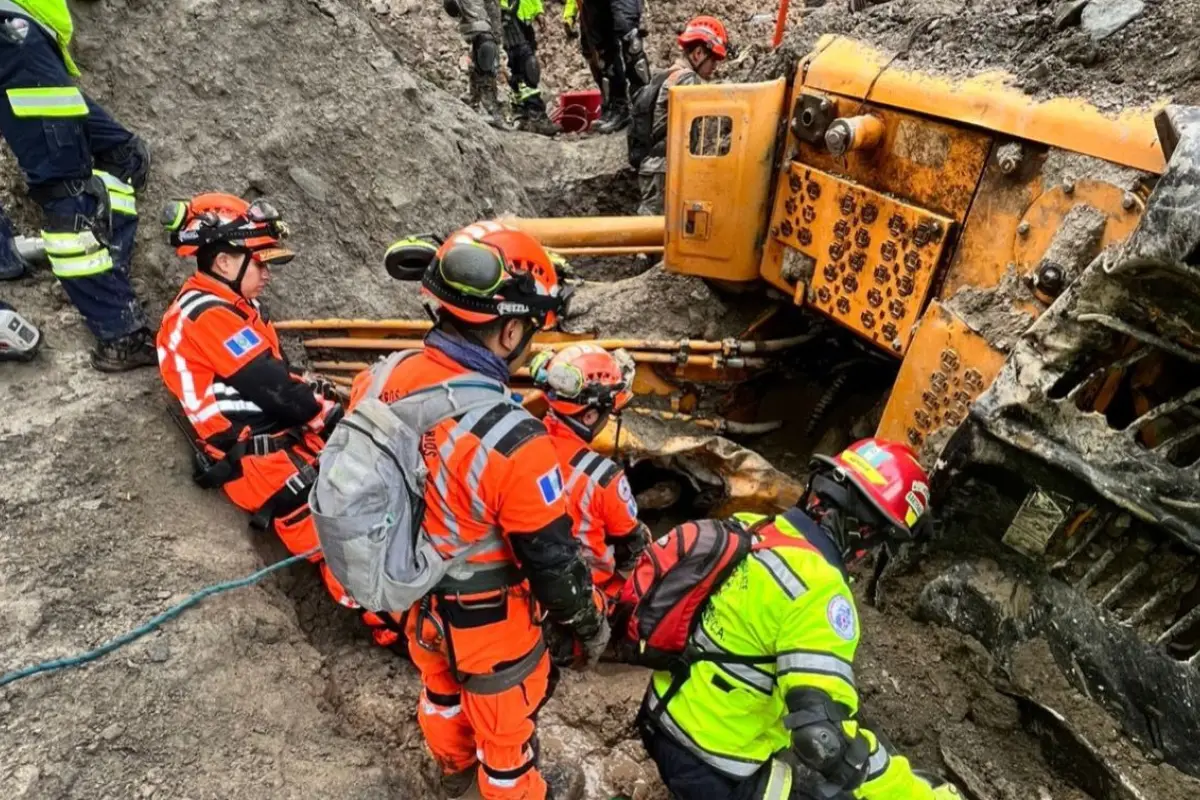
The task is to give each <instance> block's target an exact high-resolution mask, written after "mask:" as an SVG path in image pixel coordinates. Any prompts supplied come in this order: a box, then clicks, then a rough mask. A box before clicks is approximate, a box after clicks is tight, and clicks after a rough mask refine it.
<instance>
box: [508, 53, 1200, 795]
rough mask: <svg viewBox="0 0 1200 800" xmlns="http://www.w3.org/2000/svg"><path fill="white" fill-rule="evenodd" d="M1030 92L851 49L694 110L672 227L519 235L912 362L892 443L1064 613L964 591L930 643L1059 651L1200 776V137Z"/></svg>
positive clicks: (695, 104)
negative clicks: (784, 307) (657, 259)
mask: <svg viewBox="0 0 1200 800" xmlns="http://www.w3.org/2000/svg"><path fill="white" fill-rule="evenodd" d="M1006 78H1007V76H1005V75H1003V74H997V73H994V74H984V75H979V76H976V77H973V78H970V79H952V78H947V77H943V76H939V75H933V74H923V73H920V72H915V71H912V70H909V69H904V68H901V67H899V66H897V64H896V59H895V56H894V55H892V54H888V53H885V52H881V51H879V50H876V49H874V48H872V47H870V46H868V45H865V44H863V43H860V42H857V41H854V40H851V39H847V38H844V37H840V36H826V37H823V38H822V39H821V40H820V41H819V42H818V43H817V45H816V47H815V48H814V49H813V51H812V52H811V53H810V54H808V55H807V56H805V57H803V58H801V59H800V60H799V62H798V63H797V64H795V66H794V69H793V70H792V71H791V72H790V74H788V75H785V76H782V77H780V78H778V79H776V80H771V81H765V82H761V83H751V84H714V85H706V86H689V87H676V88H672V89H671V90H670V105H669V131H670V138H669V141H668V149H667V164H668V166H667V185H666V204H665V213H666V215H665V218H633V219H621V220H615V219H600V220H583V219H574V220H553V219H539V220H521V221H518V224H520V225H522V226H524V227H526V228H527V229H529V230H530V231H531V232H534V233H536V234H537V235H538V236H539V237H541V238H542V240H543V241H544V242H545V243H546V244H547V245H548V246H550V247H558V248H566V249H571V248H585V249H583V250H580V252H586V253H597V252H606V249H607V252H614V253H619V252H622V250H623V249H649V248H658V247H661V252H662V261H663V267H664V268H665V269H666V270H668V271H670V272H674V273H680V274H684V275H693V276H698V277H702V278H705V279H707V280H709V281H712V282H714V284H717V285H721V286H725V287H732V286H742V287H748V286H754V285H759V286H763V287H767V288H769V289H770V290H772V291H771V293H772V294H774V295H775V296H776V297H778V296H779V295H780V293H782V295H783V296H785V297H786V298H787V299H788V300H789V301H790V303H792V304H794V305H795V306H797V307H799V308H801V309H803V310H805V311H807V312H810V313H811V314H813V315H817V316H818V317H820V318H823V319H825V320H827V321H832V323H834V324H835V325H836V326H838V327H839V328H840V329H842V331H843V334H844V335H846V336H851V337H856V338H857V339H858V340H859V341H860V342H861V343H864V344H865V345H866V346H867V347H868V348H870V349H872V350H874V351H876V352H877V353H879V354H883V355H885V356H886V357H888V358H891V359H894V360H895V361H896V362H897V372H896V378H895V381H894V384H893V385H892V387H891V390H890V394H889V395H888V396H887V401H886V406H885V408H884V410H883V413H882V418H881V420H880V422H879V424H878V428H877V431H876V434H877V435H879V436H883V437H887V438H892V439H898V440H901V441H904V442H907V443H908V444H910V445H911V446H912V447H913V448H914V450H916V451H917V452H918V453H919V454H920V456H921V458H922V460H923V461H924V463H925V464H926V466H927V467H928V468H930V469H931V470H932V471H933V478H934V482H935V490H936V489H939V488H940V494H941V496H942V497H943V498H944V500H943V506H944V508H945V514H944V517H945V519H946V525H947V526H948V527H953V530H949V529H948V530H946V531H945V532H944V536H945V538H947V539H949V540H950V541H951V543H952V544H953V543H955V540H957V544H959V545H962V546H968V547H969V546H970V545H971V543H972V540H973V539H974V540H976V542H975V543H976V544H977V539H978V538H990V539H992V540H999V541H1000V542H1002V543H1003V546H1002V548H1001V549H1002V550H1004V551H1006V552H1010V553H1011V554H1012V556H1013V558H1014V559H1016V560H1017V562H1019V563H1018V564H1017V568H1018V569H1019V570H1025V571H1026V572H1027V573H1028V574H1029V576H1030V577H1028V581H1029V582H1030V584H1031V585H1032V586H1033V588H1034V595H1035V596H1036V597H1037V598H1038V601H1037V603H1035V604H1034V606H1033V607H1031V608H1029V609H1025V610H1024V612H1023V614H1024V615H1023V616H1021V615H1017V616H1014V614H1015V613H1016V612H1014V611H1013V610H1012V609H1011V608H1005V607H1004V606H1005V602H1004V601H1003V599H1001V602H999V604H997V603H996V602H995V598H990V605H989V598H988V597H987V594H988V592H987V591H985V590H982V589H979V588H978V587H975V586H973V585H972V582H971V578H970V577H969V576H967V577H963V576H962V575H960V576H958V578H957V579H956V580H958V581H959V584H958V585H957V586H956V587H955V591H954V592H953V593H952V594H953V596H954V598H955V599H954V602H953V603H942V604H941V605H940V606H939V604H938V603H936V602H931V603H930V605H931V607H933V609H934V610H933V611H931V612H930V616H931V617H932V618H936V619H938V621H941V622H945V623H947V624H958V625H959V627H964V628H966V629H968V630H969V631H970V632H971V633H973V634H975V635H976V636H977V637H978V638H980V639H983V640H985V643H987V644H989V646H994V647H993V652H1000V654H1001V655H1000V657H1001V660H1003V651H1004V649H1005V646H1006V645H1007V646H1009V647H1010V648H1011V646H1012V641H1011V640H1012V639H1013V638H1014V637H1013V636H1012V635H1010V634H1011V631H1010V634H1004V633H1002V631H1004V630H1005V625H1008V626H1009V628H1011V629H1014V630H1024V631H1025V633H1026V635H1032V634H1033V632H1034V631H1036V632H1037V633H1038V634H1039V635H1042V636H1044V638H1046V639H1047V640H1048V641H1049V643H1050V646H1051V650H1052V651H1053V652H1054V655H1055V657H1056V658H1057V659H1058V660H1059V662H1060V664H1061V665H1062V666H1064V668H1065V669H1064V671H1065V672H1067V673H1068V674H1069V675H1070V677H1071V678H1072V680H1073V681H1074V682H1075V683H1076V685H1077V686H1079V688H1081V689H1083V690H1084V691H1085V692H1086V693H1088V695H1089V696H1093V697H1099V698H1100V699H1102V700H1103V701H1104V702H1105V703H1106V704H1107V705H1108V706H1109V709H1110V710H1111V711H1112V712H1113V713H1115V714H1116V715H1117V716H1118V718H1119V719H1121V721H1122V724H1123V725H1124V727H1125V729H1126V730H1127V731H1128V732H1130V734H1131V735H1132V736H1133V737H1134V738H1135V739H1136V740H1138V741H1140V742H1141V743H1143V744H1144V745H1145V746H1146V747H1147V749H1150V750H1155V751H1157V752H1158V753H1162V754H1163V755H1164V757H1165V758H1166V760H1167V761H1168V762H1170V763H1172V764H1173V765H1175V766H1176V767H1178V768H1180V769H1182V770H1184V771H1186V772H1189V773H1191V774H1193V775H1200V756H1198V755H1197V754H1196V751H1195V748H1194V747H1192V746H1191V743H1190V737H1189V736H1188V735H1187V733H1186V731H1188V730H1192V731H1194V730H1196V729H1197V728H1198V727H1200V583H1198V581H1200V160H1198V156H1200V111H1198V110H1197V109H1193V108H1184V107H1177V106H1168V105H1167V104H1166V103H1163V104H1161V105H1160V106H1158V107H1154V108H1143V109H1132V110H1129V111H1126V112H1124V113H1120V114H1116V115H1113V114H1108V113H1104V112H1101V111H1100V110H1099V109H1097V108H1096V107H1094V106H1092V105H1090V104H1088V103H1087V102H1084V101H1082V100H1079V99H1072V98H1052V99H1044V100H1039V99H1035V98H1032V97H1030V96H1028V95H1026V94H1024V93H1023V92H1021V91H1019V90H1017V89H1015V88H1012V87H1011V86H1010V85H1009V83H1008V82H1007V80H1006ZM1030 567H1033V568H1034V569H1029V568H1030ZM942 591H943V593H945V586H944V585H943V586H942ZM998 606H999V607H998ZM939 608H940V612H939V611H938V609H939ZM971 609H974V611H975V612H977V613H974V614H973V613H972V611H971ZM1065 615H1066V616H1069V619H1070V624H1065V625H1064V624H1061V623H1062V620H1061V619H1056V617H1063V616H1065ZM981 618H982V619H984V620H987V622H979V620H980V619H981ZM1006 638H1007V639H1008V641H1005V640H1006ZM1016 638H1020V637H1016ZM1096 796H1100V795H1096Z"/></svg>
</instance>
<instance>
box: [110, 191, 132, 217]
mask: <svg viewBox="0 0 1200 800" xmlns="http://www.w3.org/2000/svg"><path fill="white" fill-rule="evenodd" d="M108 204H109V206H110V207H111V208H112V210H113V212H114V213H116V214H125V215H127V216H130V217H136V216H137V200H134V199H133V198H132V197H128V196H126V195H123V194H113V193H112V192H109V194H108Z"/></svg>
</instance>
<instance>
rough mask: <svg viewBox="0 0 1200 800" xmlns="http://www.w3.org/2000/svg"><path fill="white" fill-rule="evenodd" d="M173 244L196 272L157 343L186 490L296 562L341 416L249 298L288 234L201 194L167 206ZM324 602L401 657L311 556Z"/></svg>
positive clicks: (243, 207)
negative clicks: (270, 535)
mask: <svg viewBox="0 0 1200 800" xmlns="http://www.w3.org/2000/svg"><path fill="white" fill-rule="evenodd" d="M163 223H164V225H165V226H166V228H167V230H168V239H169V242H170V244H171V245H172V246H173V247H175V252H176V253H177V254H178V255H179V256H181V257H183V258H195V259H196V272H195V273H193V274H192V275H191V276H190V277H189V278H188V279H187V280H186V281H185V282H184V284H183V288H181V289H180V291H179V294H178V295H176V297H175V299H174V300H173V301H172V302H171V304H170V305H169V306H168V307H167V311H166V314H165V315H164V316H163V321H162V326H161V327H160V328H159V331H158V341H157V345H158V362H159V371H160V372H161V374H162V379H163V383H164V384H166V387H167V390H168V391H169V392H170V393H171V394H172V395H173V396H174V398H175V400H176V401H177V405H176V406H175V407H174V408H173V409H172V412H173V413H174V414H175V415H176V417H177V419H179V421H180V423H181V425H182V426H183V427H184V429H185V430H187V431H188V432H189V434H190V437H191V440H192V444H193V447H194V449H195V450H196V454H197V461H196V471H195V474H194V476H193V477H194V479H195V480H196V482H197V483H198V484H199V485H200V486H203V487H204V488H210V489H211V488H218V487H219V488H220V489H221V490H222V491H223V492H224V493H225V496H226V497H228V498H229V499H230V501H232V502H233V504H234V505H236V506H237V507H238V508H240V509H242V510H244V511H247V512H249V513H250V514H251V515H252V516H251V518H250V524H251V526H252V527H254V528H256V529H258V530H268V529H270V530H273V531H274V532H275V534H276V535H277V536H278V537H279V539H280V541H282V542H283V544H284V546H285V547H287V549H288V551H289V552H291V553H292V554H293V555H299V554H301V553H307V552H308V551H310V550H312V549H313V548H316V547H317V546H318V543H317V534H316V530H315V528H314V527H313V522H312V515H311V512H310V510H309V507H308V495H309V492H310V490H311V489H312V486H313V483H314V482H315V481H316V477H317V466H318V462H317V459H318V456H319V454H320V452H321V449H322V448H323V447H324V446H325V442H326V440H327V439H328V438H329V434H330V433H331V432H332V430H333V427H334V425H336V424H337V423H338V421H339V420H341V418H342V416H343V410H342V406H341V404H340V403H339V402H338V401H337V395H336V393H335V392H334V387H333V385H332V384H330V383H328V382H325V381H322V380H319V379H316V378H314V377H313V376H309V375H303V374H300V373H298V372H296V371H295V370H293V369H292V368H291V367H290V366H289V364H288V362H287V359H286V358H285V357H284V355H283V351H282V350H281V349H280V347H279V336H278V334H277V333H276V331H275V326H274V325H273V324H271V322H270V320H269V319H268V318H267V314H266V311H265V310H264V309H263V308H262V306H261V305H260V304H259V301H258V298H259V296H260V295H261V294H262V292H263V290H264V289H266V287H267V284H268V283H269V281H270V279H271V272H272V270H273V269H277V268H279V267H281V266H283V265H284V264H287V263H288V262H289V261H291V260H292V259H293V258H294V257H295V253H293V252H292V251H291V250H290V249H288V248H286V247H284V246H283V243H282V240H283V239H284V238H285V236H286V235H287V225H286V224H285V223H284V221H283V220H282V219H281V218H280V216H279V212H278V211H276V210H275V208H273V207H272V206H271V205H270V204H269V203H266V202H264V201H262V200H256V201H254V202H253V203H248V202H246V201H245V200H243V199H242V198H240V197H236V196H234V195H230V194H222V193H215V192H213V193H207V194H200V195H197V196H196V197H193V198H192V199H191V200H177V201H173V202H171V203H169V204H168V205H167V207H166V208H165V209H164V211H163ZM309 560H310V561H312V562H313V563H315V564H316V565H317V568H318V569H319V571H320V575H321V579H322V581H323V583H324V585H325V588H326V589H327V590H328V592H329V594H330V595H331V596H332V597H333V599H334V600H335V601H336V602H337V603H338V604H339V605H342V606H345V607H347V608H350V609H353V610H356V611H358V612H359V614H360V615H361V616H362V619H363V621H364V622H365V623H366V624H367V625H368V626H369V627H370V628H371V634H372V638H373V639H374V641H375V643H376V644H379V645H380V646H383V647H390V648H393V649H395V650H396V651H397V652H398V653H400V654H402V655H403V654H404V653H405V652H406V649H405V643H404V637H403V631H404V627H403V620H402V619H397V618H394V617H392V616H391V615H386V616H380V615H376V614H373V613H370V612H367V611H365V610H363V609H362V608H360V607H359V606H358V604H357V603H355V602H354V600H353V599H351V598H350V597H349V596H348V595H347V594H346V592H345V590H344V589H343V588H342V586H341V584H339V583H338V581H337V579H336V578H334V576H333V574H332V573H331V572H330V571H329V569H328V567H326V565H325V563H324V559H323V558H322V557H321V554H320V552H317V553H315V554H313V555H312V556H311V557H310V559H309Z"/></svg>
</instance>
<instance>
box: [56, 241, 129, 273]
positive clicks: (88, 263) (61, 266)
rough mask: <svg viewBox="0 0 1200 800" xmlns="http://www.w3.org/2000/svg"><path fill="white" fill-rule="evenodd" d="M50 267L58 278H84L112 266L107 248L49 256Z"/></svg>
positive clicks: (109, 268)
mask: <svg viewBox="0 0 1200 800" xmlns="http://www.w3.org/2000/svg"><path fill="white" fill-rule="evenodd" d="M49 260H50V267H51V270H52V271H53V272H54V274H55V276H56V277H58V278H86V277H87V276H89V275H99V274H100V273H102V272H108V271H109V270H111V269H112V268H113V261H112V255H111V254H110V253H109V252H108V248H105V249H104V250H100V251H98V252H95V253H89V254H87V255H82V256H65V257H64V256H49Z"/></svg>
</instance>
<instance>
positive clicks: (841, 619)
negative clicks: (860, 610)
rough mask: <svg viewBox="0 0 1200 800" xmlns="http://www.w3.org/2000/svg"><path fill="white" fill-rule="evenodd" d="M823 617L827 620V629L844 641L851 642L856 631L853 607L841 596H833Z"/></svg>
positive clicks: (856, 624)
mask: <svg viewBox="0 0 1200 800" xmlns="http://www.w3.org/2000/svg"><path fill="white" fill-rule="evenodd" d="M825 616H826V617H827V618H828V619H829V627H831V628H833V632H834V633H836V634H837V635H838V636H840V637H842V638H843V639H845V640H846V641H847V642H850V641H853V640H854V636H855V634H856V633H857V630H858V621H857V619H856V618H855V616H854V606H853V605H852V604H851V603H850V601H849V600H847V599H846V598H845V597H843V596H842V595H840V594H839V595H834V597H833V599H832V600H830V601H829V605H828V606H827V607H826V608H825Z"/></svg>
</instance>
